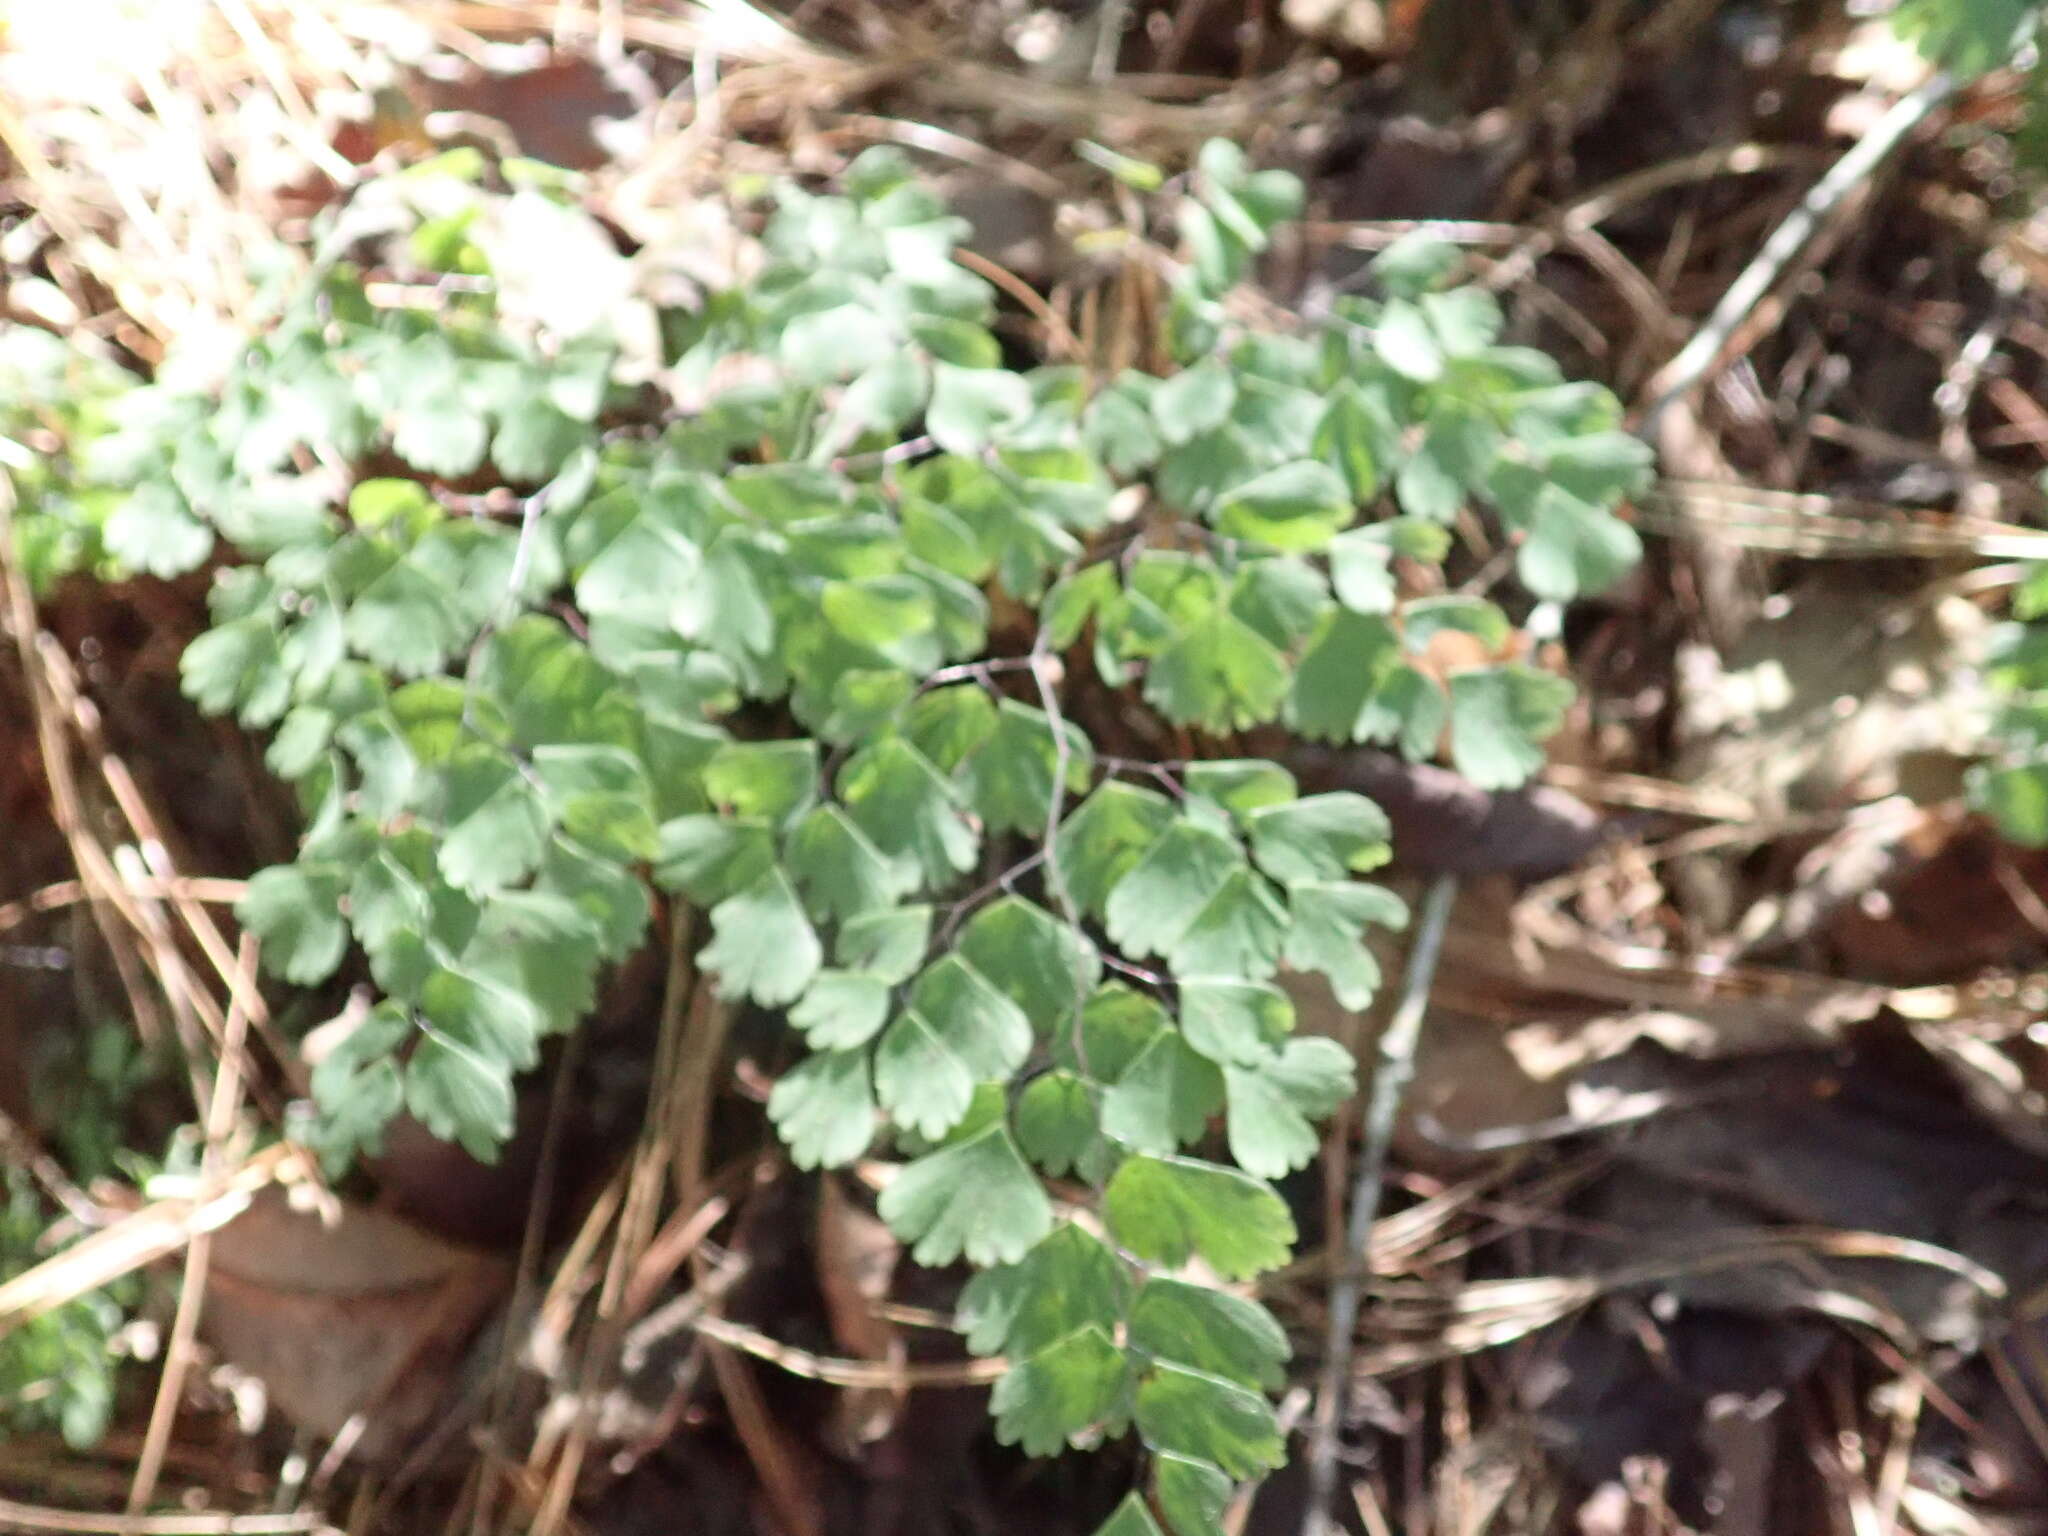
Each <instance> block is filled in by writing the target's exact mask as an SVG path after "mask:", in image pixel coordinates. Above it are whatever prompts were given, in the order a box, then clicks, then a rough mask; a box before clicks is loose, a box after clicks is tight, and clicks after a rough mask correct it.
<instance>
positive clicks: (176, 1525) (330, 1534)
mask: <svg viewBox="0 0 2048 1536" xmlns="http://www.w3.org/2000/svg"><path fill="white" fill-rule="evenodd" d="M0 1530H9V1531H51V1532H63V1533H67V1536H342V1533H341V1531H340V1530H339V1529H338V1528H337V1527H335V1526H333V1525H330V1524H329V1523H328V1522H327V1521H326V1519H325V1518H323V1517H322V1516H319V1515H314V1514H288V1515H206V1514H198V1515H93V1514H85V1513H81V1512H75V1511H72V1510H68V1509H47V1508H44V1507H43V1506H41V1505H38V1504H19V1503H16V1502H15V1501H14V1500H13V1499H0Z"/></svg>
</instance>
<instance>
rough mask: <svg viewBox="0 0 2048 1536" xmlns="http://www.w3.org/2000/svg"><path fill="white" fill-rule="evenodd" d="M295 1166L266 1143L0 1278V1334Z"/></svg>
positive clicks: (165, 1245)
mask: <svg viewBox="0 0 2048 1536" xmlns="http://www.w3.org/2000/svg"><path fill="white" fill-rule="evenodd" d="M301 1166H302V1165H301V1163H300V1160H299V1157H298V1154H297V1153H296V1152H294V1151H293V1150H292V1149H291V1148H289V1147H284V1146H271V1147H265V1148H264V1149H263V1150H262V1151H260V1152H257V1153H255V1154H254V1155H253V1156H251V1157H250V1158H248V1159H247V1160H246V1161H244V1162H242V1163H240V1164H239V1165H237V1166H235V1167H232V1168H229V1169H225V1170H222V1171H221V1172H218V1173H215V1174H212V1175H210V1176H207V1177H204V1178H202V1179H200V1180H198V1181H196V1183H195V1185H194V1187H193V1189H192V1191H191V1193H190V1194H187V1195H179V1196H174V1197H169V1198H165V1199H160V1200H156V1201H152V1202H151V1203H150V1204H149V1205H146V1206H144V1207H143V1208H142V1209H141V1210H139V1211H135V1212H133V1213H131V1214H129V1215H127V1216H124V1217H122V1218H121V1219H120V1220H119V1221H117V1222H115V1223H114V1224H113V1225H112V1226H109V1227H104V1228H102V1229H101V1230H99V1231H98V1232H95V1233H93V1234H92V1235H91V1236H89V1237H87V1238H85V1239H83V1240H82V1241H80V1242H77V1243H74V1244H73V1245H72V1246H71V1247H69V1248H66V1249H64V1250H63V1251H62V1252H61V1253H56V1254H52V1255H51V1256H50V1257H49V1258H47V1259H45V1260H43V1261H42V1263H40V1264H38V1265H36V1266H35V1267H34V1268H33V1269H30V1270H26V1271H24V1272H23V1273H21V1274H19V1275H16V1276H15V1277H14V1278H13V1279H11V1280H8V1281H6V1282H5V1283H0V1336H4V1335H5V1334H6V1333H7V1332H9V1331H10V1330H11V1329H13V1328H16V1327H18V1326H20V1325H21V1324H22V1323H25V1322H27V1321H28V1320H29V1319H30V1318H34V1317H40V1316H42V1315H43V1314H44V1313H46V1312H49V1311H52V1310H53V1309H55V1308H57V1307H61V1306H63V1305H64V1304H65V1303H66V1302H69V1301H75V1300H77V1299H78V1298H79V1297H80V1296H83V1295H85V1294H86V1293H87V1292H88V1291H96V1290H98V1289H100V1288H101V1287H102V1286H105V1285H109V1284H111V1283H112V1282H114V1281H116V1280H118V1279H120V1278H121V1277H122V1276H123V1275H132V1274H134V1273H135V1272H136V1271H137V1270H140V1269H144V1268H146V1267H147V1266H149V1265H151V1264H154V1263H156V1262H157V1261H158V1260H159V1259H166V1258H169V1257H170V1256H171V1255H172V1254H174V1253H178V1252H180V1251H181V1250H183V1249H184V1247H185V1245H186V1244H188V1243H189V1242H191V1241H192V1239H193V1238H194V1237H195V1236H197V1235H198V1234H200V1233H202V1232H213V1231H217V1230H219V1229H220V1228H221V1227H222V1226H224V1225H225V1224H226V1223H228V1222H230V1221H233V1220H234V1219H235V1217H237V1216H239V1215H240V1214H241V1213H242V1212H243V1211H245V1210H247V1209H248V1208H249V1201H250V1199H251V1198H252V1197H253V1196H254V1195H255V1194H256V1192H257V1191H258V1190H260V1189H264V1188H267V1187H268V1186H270V1185H272V1184H276V1183H280V1182H284V1181H286V1180H288V1179H292V1178H296V1177H297V1176H298V1175H299V1173H300V1169H301Z"/></svg>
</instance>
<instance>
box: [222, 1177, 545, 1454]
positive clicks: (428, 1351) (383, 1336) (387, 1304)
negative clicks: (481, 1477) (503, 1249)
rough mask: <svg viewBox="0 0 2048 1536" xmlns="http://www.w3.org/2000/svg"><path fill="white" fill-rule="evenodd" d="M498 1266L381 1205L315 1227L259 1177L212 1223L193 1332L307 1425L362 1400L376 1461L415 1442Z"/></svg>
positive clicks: (326, 1431)
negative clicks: (231, 1212) (227, 1214)
mask: <svg viewBox="0 0 2048 1536" xmlns="http://www.w3.org/2000/svg"><path fill="white" fill-rule="evenodd" d="M510 1275H511V1267H510V1265H509V1264H508V1263H507V1262H506V1261H505V1260H503V1259H501V1258H499V1257H498V1256H496V1255H494V1254H489V1253H483V1252H480V1251H478V1250H476V1249H471V1248H462V1247H458V1246H456V1245H455V1244H453V1243H448V1242H444V1241H443V1240H442V1239H440V1238H438V1237H435V1236H434V1235H433V1234H431V1233H429V1232H426V1231H423V1230H422V1229H420V1228H418V1227H415V1226H413V1225H411V1224H410V1223H408V1222H405V1221H402V1220H400V1219H399V1218H397V1217H395V1216H390V1215H386V1214H385V1213H383V1212H381V1211H377V1210H372V1209H369V1208H366V1207H362V1206H344V1207H343V1209H342V1217H341V1220H340V1221H339V1222H338V1223H337V1224H336V1225H334V1226H333V1227H328V1226H325V1225H323V1224H322V1223H321V1222H320V1220H319V1219H318V1218H317V1217H315V1216H312V1215H307V1214H301V1213H300V1212H298V1211H294V1210H293V1209H292V1208H291V1206H290V1205H289V1203H288V1202H287V1201H286V1199H285V1198H284V1196H283V1195H282V1194H281V1193H279V1192H278V1191H275V1190H270V1191H265V1192H264V1193H263V1194H261V1195H259V1196H258V1197H257V1198H256V1199H255V1200H254V1201H253V1202H252V1203H251V1205H250V1207H249V1209H248V1210H247V1211H246V1212H245V1213H244V1214H243V1215H242V1216H240V1217H239V1218H237V1219H236V1220H235V1221H233V1222H231V1223H229V1224H228V1225H227V1226H226V1227H224V1228H222V1229H221V1230H220V1231H219V1232H217V1233H215V1234H214V1238H213V1262H212V1269H211V1272H210V1274H209V1276H208V1280H207V1291H206V1307H205V1311H204V1313H203V1314H202V1318H201V1322H200V1336H201V1337H202V1338H203V1339H204V1340H205V1341H206V1342H207V1343H208V1344H209V1345H211V1346H212V1347H213V1348H214V1349H215V1350H217V1351H218V1352H219V1353H220V1355H221V1356H222V1357H223V1358H225V1359H226V1360H228V1361H230V1362H231V1363H233V1364H234V1365H236V1366H238V1367H240V1368H241V1369H243V1370H245V1371H248V1372H249V1373H250V1374H251V1375H255V1376H259V1377H261V1378H262V1379H263V1381H264V1384H265V1386H266V1387H267V1388H268V1390H269V1393H270V1400H271V1401H272V1402H273V1403H275V1404H276V1405H277V1407H278V1409H279V1410H280V1411H281V1412H282V1413H283V1414H284V1415H285V1416H286V1417H287V1418H289V1419H290V1420H291V1421H292V1422H293V1423H295V1424H297V1425H299V1426H300V1427H302V1428H304V1429H307V1430H310V1431H312V1432H313V1433H314V1434H317V1435H321V1436H328V1437H331V1436H333V1435H335V1434H337V1433H339V1432H340V1430H341V1428H342V1426H343V1425H344V1424H346V1423H347V1422H348V1420H349V1419H350V1418H351V1417H352V1416H354V1415H355V1414H357V1413H362V1414H364V1415H365V1417H366V1420H367V1423H366V1426H365V1428H364V1431H363V1436H362V1439H361V1440H360V1441H359V1442H358V1451H357V1454H359V1455H361V1456H362V1457H364V1458H366V1459H368V1460H371V1461H376V1460H379V1459H383V1458H386V1457H389V1456H391V1455H394V1454H397V1453H401V1452H403V1451H406V1450H409V1449H411V1448H412V1446H413V1445H414V1444H415V1443H416V1441H417V1437H418V1435H419V1433H420V1432H421V1431H422V1430H423V1429H425V1428H426V1427H427V1426H428V1424H429V1423H430V1421H431V1419H432V1417H433V1415H434V1414H435V1413H436V1411H437V1410H438V1409H440V1408H441V1406H442V1405H443V1402H444V1400H445V1398H446V1396H447V1393H448V1391H449V1389H450V1387H451V1386H452V1384H453V1383H454V1382H455V1380H456V1378H457V1375H458V1373H459V1370H460V1366H461V1356H462V1351H463V1347H464V1346H465V1345H466V1344H467V1343H468V1341H469V1339H470V1338H471V1336H472V1335H473V1334H474V1333H475V1331H476V1329H477V1327H478V1325H479V1324H480V1323H481V1322H482V1321H483V1319H484V1317H485V1316H486V1314H488V1313H489V1312H490V1310H491V1309H492V1308H493V1307H494V1306H495V1305H496V1304H497V1301H498V1299H499V1297H500V1296H501V1295H502V1293H503V1291H504V1288H505V1285H506V1282H507V1281H508V1279H509V1278H510Z"/></svg>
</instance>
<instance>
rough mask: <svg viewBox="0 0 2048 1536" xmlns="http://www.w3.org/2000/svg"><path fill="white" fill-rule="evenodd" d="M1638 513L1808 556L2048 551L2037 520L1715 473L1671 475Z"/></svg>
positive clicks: (2017, 555)
mask: <svg viewBox="0 0 2048 1536" xmlns="http://www.w3.org/2000/svg"><path fill="white" fill-rule="evenodd" d="M1638 518H1639V520H1640V521H1641V522H1642V523H1643V525H1644V526H1645V527H1648V528H1652V529H1655V530H1656V531H1658V532H1660V533H1674V534H1675V533H1681V532H1684V531H1685V530H1686V529H1687V528H1688V527H1689V526H1701V527H1706V528H1710V529H1711V530H1712V531H1713V532H1714V533H1715V535H1716V536H1718V537H1720V538H1723V539H1727V540H1728V541H1730V542H1731V543H1735V544H1739V545H1741V546H1742V547H1744V548H1746V549H1755V550H1768V551H1772V552H1777V553H1784V554H1792V555H1800V556H1804V557H1805V558H1808V559H1826V558H1833V559H1850V560H1869V559H1881V558H1885V557H1896V558H1911V559H1920V560H1927V559H1943V558H1954V557H1958V556H1976V557H1978V558H1981V559H1991V560H2041V559H2048V532H2043V531H2042V530H2040V529H2037V528H2023V527H2019V526H2017V525H2015V524H2010V523H1999V522H1993V521H1991V520H1990V519H1987V518H1976V517H1946V516H1940V515H1937V514H1934V513H1927V512H1922V513H1902V512H1901V511H1900V510H1899V509H1898V508H1897V507H1893V506H1889V505H1886V504H1884V503H1878V502H1855V501H1850V500H1847V499H1845V498H1842V497H1835V496H1819V495H1796V494H1793V493H1790V492H1783V491H1768V490H1759V489H1757V488H1755V487H1753V486H1745V485H1732V484H1730V485H1719V484H1714V483H1712V482H1710V481H1697V480H1667V481H1665V482H1664V485H1663V487H1662V488H1660V489H1658V490H1655V491H1652V492H1651V493H1650V494H1649V495H1648V496H1646V497H1644V498H1643V499H1642V503H1641V506H1640V507H1639V509H1638Z"/></svg>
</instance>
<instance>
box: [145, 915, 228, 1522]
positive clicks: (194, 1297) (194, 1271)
mask: <svg viewBox="0 0 2048 1536" xmlns="http://www.w3.org/2000/svg"><path fill="white" fill-rule="evenodd" d="M256 949H257V946H256V940H255V937H254V936H253V935H249V934H245V935H243V938H242V952H241V955H240V956H239V965H238V967H237V981H238V982H239V985H237V986H236V988H235V992H234V1001H233V1004H232V1006H230V1007H229V1009H228V1017H227V1030H226V1036H225V1039H224V1040H223V1042H222V1044H223V1049H222V1051H221V1057H220V1067H219V1070H218V1071H217V1072H216V1073H215V1075H214V1080H213V1099H212V1102H211V1103H209V1104H208V1105H207V1110H206V1151H205V1154H204V1158H203V1161H202V1162H201V1164H200V1169H201V1173H200V1176H201V1177H202V1178H204V1177H206V1176H207V1175H208V1174H217V1173H218V1172H219V1171H220V1168H221V1166H222V1164H223V1163H224V1162H225V1161H226V1160H227V1156H228V1138H229V1136H230V1134H231V1133H232V1131H233V1129H234V1122H235V1116H236V1114H237V1113H238V1112H239V1111H240V1109H241V1104H242V1070H241V1067H242V1044H243V1042H244V1040H245V1039H246V1038H247V1036H248V1026H249V1009H248V1003H249V999H250V998H252V997H254V996H255V994H256ZM212 1254H213V1240H212V1234H211V1231H210V1230H208V1229H203V1228H202V1229H201V1230H199V1231H196V1232H194V1233H193V1234H192V1243H191V1246H190V1247H189V1248H187V1249H186V1251H185V1280H184V1284H183V1285H182V1286H181V1287H180V1288H179V1291H178V1309H177V1312H176V1313H175V1314H174V1315H173V1317H172V1319H171V1333H170V1337H169V1339H168V1340H167V1341H166V1342H165V1345H164V1369H163V1376H162V1377H161V1379H160V1380H159V1381H158V1383H157V1393H156V1403H155V1405H154V1406H153V1407H152V1408H151V1409H150V1414H149V1428H148V1430H147V1432H146V1433H145V1434H144V1435H143V1439H142V1454H141V1455H140V1456H138V1457H137V1458H136V1461H135V1481H134V1482H133V1484H131V1485H130V1487H129V1490H128V1513H129V1514H131V1515H134V1514H140V1513H141V1512H142V1511H143V1510H145V1509H147V1508H148V1507H149V1505H150V1502H151V1500H152V1499H154V1498H155V1496H156V1481H157V1476H158V1474H159V1473H160V1472H161V1471H162V1470H163V1463H164V1452H165V1451H166V1450H167V1449H168V1448H169V1446H170V1443H171V1426H172V1425H173V1423H174V1422H175V1421H176V1419H177V1416H178V1403H179V1401H180V1399H181V1398H182V1397H183V1396H184V1391H185V1373H186V1371H187V1370H188V1369H189V1368H190V1367H191V1364H192V1346H193V1340H194V1337H195V1335H196V1334H197V1333H198V1330H199V1309H200V1307H201V1306H203V1305H204V1304H205V1298H206V1274H207V1265H208V1262H209V1260H210V1259H211V1257H212Z"/></svg>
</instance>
